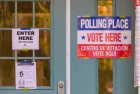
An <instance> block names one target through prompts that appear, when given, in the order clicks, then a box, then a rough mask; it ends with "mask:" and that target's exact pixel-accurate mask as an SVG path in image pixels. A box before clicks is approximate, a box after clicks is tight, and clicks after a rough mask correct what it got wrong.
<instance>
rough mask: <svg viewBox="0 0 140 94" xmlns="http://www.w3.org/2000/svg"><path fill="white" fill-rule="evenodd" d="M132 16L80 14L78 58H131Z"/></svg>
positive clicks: (78, 19)
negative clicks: (88, 15) (87, 15)
mask: <svg viewBox="0 0 140 94" xmlns="http://www.w3.org/2000/svg"><path fill="white" fill-rule="evenodd" d="M131 48H132V47H131V17H127V16H126V17H119V16H115V17H108V16H106V17H97V16H90V17H84V16H78V18H77V57H78V58H85V57H88V58H120V57H125V58H131Z"/></svg>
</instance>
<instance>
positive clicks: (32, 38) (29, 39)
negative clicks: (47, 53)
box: [12, 29, 39, 50]
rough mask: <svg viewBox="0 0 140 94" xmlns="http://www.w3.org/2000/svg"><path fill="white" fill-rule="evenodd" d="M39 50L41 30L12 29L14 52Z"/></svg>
mask: <svg viewBox="0 0 140 94" xmlns="http://www.w3.org/2000/svg"><path fill="white" fill-rule="evenodd" d="M25 48H26V49H29V50H38V49H39V29H12V50H22V49H25Z"/></svg>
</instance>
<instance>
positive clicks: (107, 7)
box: [98, 0, 112, 16]
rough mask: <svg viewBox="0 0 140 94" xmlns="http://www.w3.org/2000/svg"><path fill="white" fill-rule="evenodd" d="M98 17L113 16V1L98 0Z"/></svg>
mask: <svg viewBox="0 0 140 94" xmlns="http://www.w3.org/2000/svg"><path fill="white" fill-rule="evenodd" d="M98 16H112V0H98Z"/></svg>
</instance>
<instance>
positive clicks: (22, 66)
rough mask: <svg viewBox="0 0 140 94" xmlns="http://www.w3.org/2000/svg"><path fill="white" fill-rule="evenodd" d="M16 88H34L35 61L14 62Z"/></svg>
mask: <svg viewBox="0 0 140 94" xmlns="http://www.w3.org/2000/svg"><path fill="white" fill-rule="evenodd" d="M15 64H16V65H15V66H16V73H15V74H16V89H24V88H28V89H36V88H37V82H36V62H30V61H23V62H16V63H15Z"/></svg>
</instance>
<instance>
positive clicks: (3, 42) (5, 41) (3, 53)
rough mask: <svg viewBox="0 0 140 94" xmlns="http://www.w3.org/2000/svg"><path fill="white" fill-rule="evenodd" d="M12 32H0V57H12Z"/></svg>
mask: <svg viewBox="0 0 140 94" xmlns="http://www.w3.org/2000/svg"><path fill="white" fill-rule="evenodd" d="M11 39H12V32H11V30H10V31H6V30H3V31H2V30H0V57H10V56H14V51H12V41H11Z"/></svg>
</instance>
